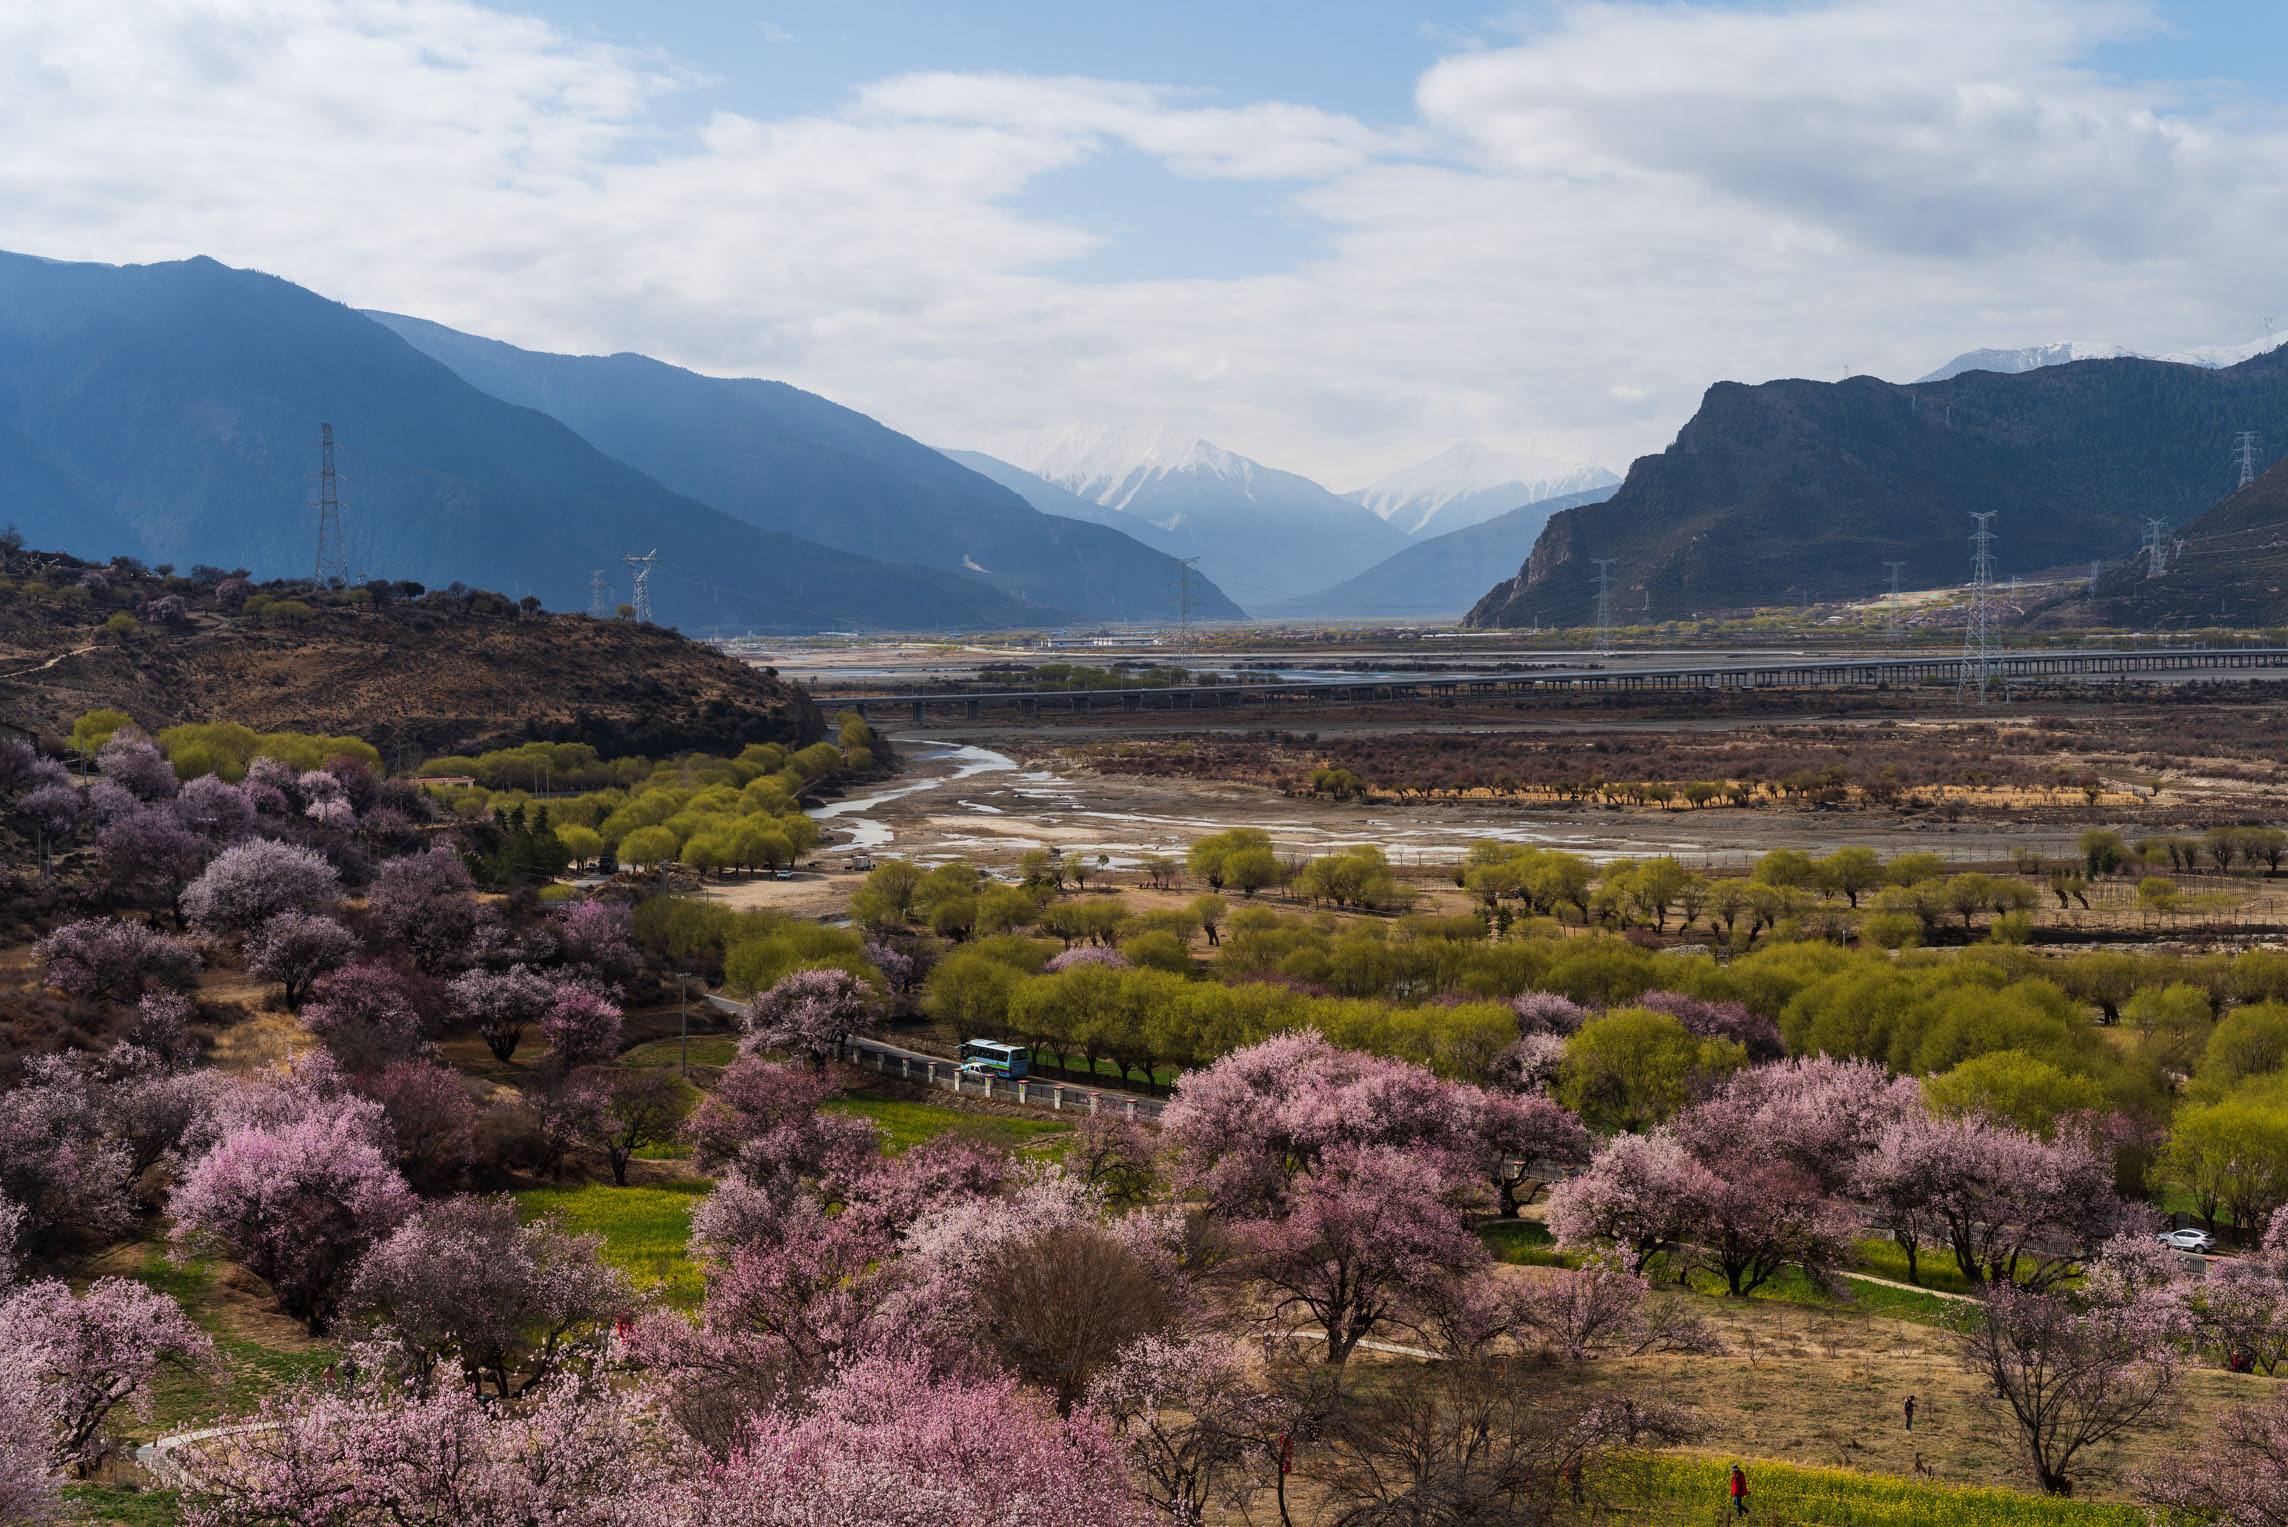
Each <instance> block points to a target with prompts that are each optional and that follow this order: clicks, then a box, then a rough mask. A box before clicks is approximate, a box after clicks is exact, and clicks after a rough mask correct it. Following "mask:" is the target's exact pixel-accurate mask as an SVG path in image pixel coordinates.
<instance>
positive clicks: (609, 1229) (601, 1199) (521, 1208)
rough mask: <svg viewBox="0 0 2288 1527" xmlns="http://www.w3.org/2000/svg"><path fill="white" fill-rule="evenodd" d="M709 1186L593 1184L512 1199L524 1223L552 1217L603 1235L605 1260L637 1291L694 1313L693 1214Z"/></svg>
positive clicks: (697, 1182) (702, 1182)
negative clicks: (651, 1291)
mask: <svg viewBox="0 0 2288 1527" xmlns="http://www.w3.org/2000/svg"><path fill="white" fill-rule="evenodd" d="M713 1186H714V1184H713V1183H711V1182H709V1181H707V1180H706V1179H705V1178H697V1177H695V1178H691V1179H689V1180H686V1181H678V1182H666V1183H660V1184H656V1185H652V1186H644V1187H633V1186H631V1187H625V1188H615V1187H613V1186H612V1185H611V1184H610V1183H608V1182H591V1183H584V1184H582V1185H581V1186H579V1187H576V1188H531V1189H527V1190H526V1191H525V1192H522V1193H519V1194H517V1195H516V1200H517V1209H518V1212H520V1213H522V1214H523V1215H524V1216H525V1217H526V1218H527V1219H537V1218H538V1217H539V1216H541V1215H543V1214H553V1215H555V1216H556V1218H557V1220H558V1222H559V1223H561V1224H562V1225H563V1227H564V1228H565V1229H566V1230H569V1231H572V1232H574V1233H576V1234H587V1233H589V1232H594V1233H595V1234H597V1235H600V1236H602V1237H603V1238H604V1260H605V1261H607V1262H609V1263H611V1264H612V1265H613V1266H614V1267H618V1268H622V1269H624V1270H625V1271H626V1272H627V1274H628V1275H629V1276H630V1277H632V1278H633V1279H635V1281H636V1285H637V1286H638V1287H639V1288H651V1289H657V1290H659V1291H660V1295H661V1297H662V1298H664V1299H665V1300H666V1301H667V1302H668V1303H669V1304H672V1305H675V1306H676V1307H677V1308H679V1309H696V1308H698V1305H699V1299H700V1295H701V1294H702V1293H703V1292H704V1290H703V1288H702V1285H701V1283H700V1278H699V1269H698V1268H697V1267H695V1266H693V1265H692V1262H691V1258H690V1254H689V1251H688V1245H689V1242H690V1240H691V1209H692V1206H693V1205H694V1204H696V1203H697V1202H698V1201H699V1199H700V1198H701V1197H703V1196H704V1195H705V1194H706V1193H707V1191H708V1190H709V1189H710V1188H712V1187H713Z"/></svg>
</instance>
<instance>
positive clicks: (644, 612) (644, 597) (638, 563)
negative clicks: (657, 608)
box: [620, 546, 659, 626]
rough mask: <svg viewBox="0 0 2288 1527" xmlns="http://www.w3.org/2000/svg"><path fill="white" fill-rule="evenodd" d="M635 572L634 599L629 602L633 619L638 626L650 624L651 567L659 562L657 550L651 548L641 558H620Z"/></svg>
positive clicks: (628, 556)
mask: <svg viewBox="0 0 2288 1527" xmlns="http://www.w3.org/2000/svg"><path fill="white" fill-rule="evenodd" d="M620 560H621V561H622V562H625V563H626V564H627V565H628V566H629V567H630V568H631V569H633V570H634V572H635V575H636V576H635V597H634V598H633V599H632V600H630V601H629V602H630V603H631V604H633V605H634V606H635V619H636V622H637V624H639V625H646V626H648V625H650V624H651V565H652V564H653V563H654V562H657V561H658V560H659V548H658V547H656V546H655V547H653V548H652V549H651V550H650V551H647V552H645V553H644V554H643V555H642V556H640V557H638V556H634V555H632V554H631V555H627V556H623V557H621V558H620Z"/></svg>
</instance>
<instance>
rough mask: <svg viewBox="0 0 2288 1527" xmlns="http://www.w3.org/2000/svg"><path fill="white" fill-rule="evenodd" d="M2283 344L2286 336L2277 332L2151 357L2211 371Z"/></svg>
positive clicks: (2267, 351)
mask: <svg viewBox="0 0 2288 1527" xmlns="http://www.w3.org/2000/svg"><path fill="white" fill-rule="evenodd" d="M2284 344H2288V338H2283V337H2281V336H2280V335H2277V334H2268V335H2266V336H2265V337H2264V338H2262V339H2252V340H2250V341H2248V343H2246V344H2243V345H2195V346H2194V347H2193V348H2192V349H2190V350H2171V351H2170V352H2169V353H2168V354H2167V355H2156V356H2154V357H2153V359H2155V360H2157V361H2175V362H2177V364H2179V365H2181V366H2206V367H2208V368H2209V370H2211V371H2222V370H2223V369H2224V368H2225V367H2227V366H2237V365H2239V364H2240V363H2241V362H2242V361H2252V360H2254V359H2256V358H2257V357H2258V356H2259V355H2264V354H2267V353H2269V352H2271V351H2274V350H2277V349H2279V348H2280V347H2281V346H2282V345H2284Z"/></svg>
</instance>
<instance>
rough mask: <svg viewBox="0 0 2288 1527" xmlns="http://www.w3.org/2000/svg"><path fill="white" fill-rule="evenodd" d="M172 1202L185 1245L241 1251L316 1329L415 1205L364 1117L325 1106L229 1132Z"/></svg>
mask: <svg viewBox="0 0 2288 1527" xmlns="http://www.w3.org/2000/svg"><path fill="white" fill-rule="evenodd" d="M170 1207H171V1208H172V1210H173V1211H174V1216H175V1227H176V1228H175V1237H176V1241H177V1244H178V1246H179V1247H180V1248H181V1249H183V1250H184V1251H217V1252H221V1253H223V1254H225V1255H228V1256H231V1257H235V1258H236V1259H237V1260H238V1261H239V1262H241V1263H243V1264H244V1265H245V1266H246V1268H247V1270H248V1271H249V1272H252V1273H253V1274H254V1275H255V1276H256V1277H259V1278H261V1279H262V1280H263V1281H265V1282H266V1283H268V1284H269V1285H270V1287H271V1290H272V1291H273V1292H274V1293H275V1294H276V1295H277V1296H278V1303H279V1305H280V1307H281V1308H283V1309H284V1310H285V1311H286V1312H287V1313H288V1314H290V1315H298V1316H300V1317H301V1318H302V1319H303V1320H305V1321H306V1322H307V1323H308V1324H309V1327H310V1330H311V1332H312V1334H316V1333H317V1332H319V1331H321V1330H323V1329H324V1328H325V1324H326V1322H327V1320H328V1319H329V1318H331V1316H332V1314H333V1309H334V1303H335V1299H336V1297H337V1295H338V1294H339V1292H340V1290H341V1287H342V1285H343V1284H344V1282H345V1281H346V1280H347V1278H348V1276H349V1273H350V1269H351V1267H352V1266H353V1265H354V1264H355V1263H356V1261H357V1259H358V1258H359V1257H360V1256H362V1255H364V1254H365V1252H366V1251H367V1250H368V1249H369V1248H370V1247H372V1246H373V1245H374V1244H375V1243H376V1242H378V1241H379V1240H380V1239H381V1238H382V1237H383V1236H385V1235H387V1234H388V1233H389V1231H390V1230H391V1229H393V1228H394V1227H395V1226H396V1225H397V1224H398V1222H399V1221H401V1220H403V1219H404V1218H405V1216H406V1215H407V1214H408V1213H410V1212H411V1210H412V1208H413V1194H412V1192H411V1191H410V1190H409V1189H408V1188H407V1187H406V1185H405V1179H404V1178H403V1177H400V1176H399V1175H398V1173H397V1169H396V1168H394V1167H392V1166H391V1165H390V1164H389V1161H388V1158H387V1157H386V1156H384V1155H383V1153H382V1151H381V1149H380V1148H379V1147H378V1146H377V1145H376V1144H375V1143H374V1139H373V1132H372V1126H371V1124H370V1123H369V1122H368V1119H367V1118H366V1117H365V1116H364V1115H361V1114H360V1113H358V1112H357V1111H355V1110H352V1109H343V1108H332V1107H324V1106H319V1107H313V1108H311V1109H310V1110H309V1111H308V1112H306V1113H303V1114H302V1115H301V1116H300V1117H298V1118H295V1119H293V1120H291V1121H289V1122H287V1123H284V1124H282V1125H279V1126H276V1127H272V1128H262V1127H259V1126H244V1127H240V1128H237V1129H234V1130H232V1131H230V1132H229V1133H228V1134H226V1135H224V1136H223V1137H222V1139H221V1140H220V1141H219V1142H218V1143H217V1144H216V1145H215V1147H214V1148H213V1149H212V1150H210V1151H208V1152H207V1153H206V1154H205V1155H204V1156H202V1157H200V1158H199V1159H198V1160H197V1161H195V1162H193V1163H192V1164H191V1166H190V1168H189V1170H188V1171H186V1172H185V1173H184V1174H183V1178H182V1181H181V1182H180V1183H178V1184H177V1185H176V1188H175V1192H174V1197H173V1199H172V1201H171V1203H170Z"/></svg>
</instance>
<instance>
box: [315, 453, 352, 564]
mask: <svg viewBox="0 0 2288 1527" xmlns="http://www.w3.org/2000/svg"><path fill="white" fill-rule="evenodd" d="M312 576H313V577H314V578H315V579H316V580H317V581H318V582H319V583H325V582H327V581H329V580H331V581H333V582H337V583H347V582H349V581H350V554H349V548H348V547H347V546H345V545H344V544H343V541H342V496H341V480H340V479H339V478H337V477H336V476H335V475H334V427H333V426H332V425H331V424H321V425H319V426H318V559H317V563H316V566H315V568H314V569H313V571H312Z"/></svg>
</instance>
